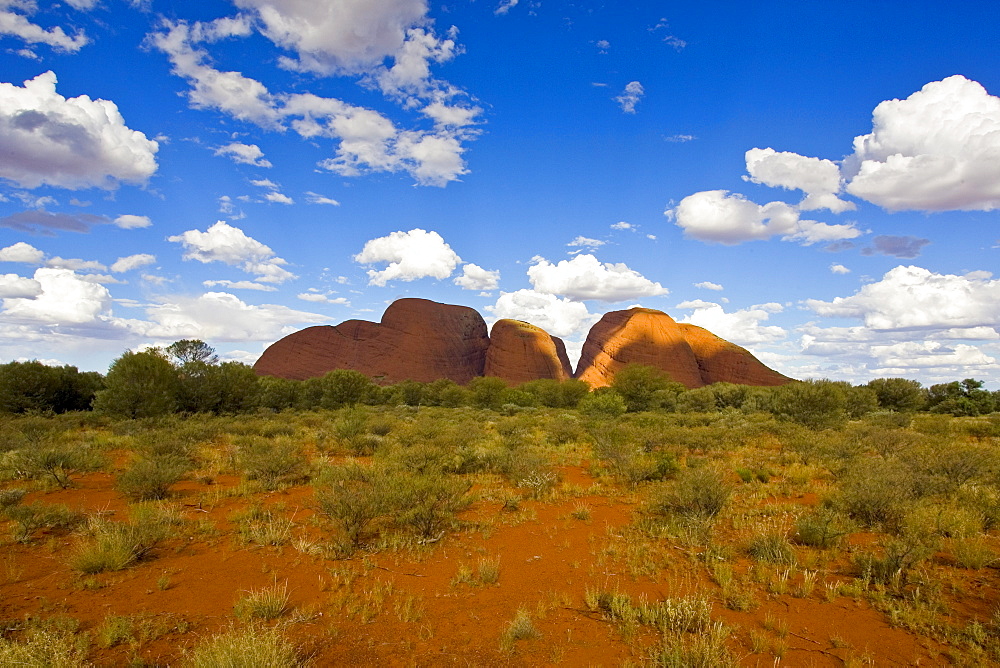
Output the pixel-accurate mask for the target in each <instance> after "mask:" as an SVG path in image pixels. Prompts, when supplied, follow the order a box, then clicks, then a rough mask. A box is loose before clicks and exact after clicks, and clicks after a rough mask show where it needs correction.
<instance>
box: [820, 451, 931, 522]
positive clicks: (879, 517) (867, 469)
mask: <svg viewBox="0 0 1000 668" xmlns="http://www.w3.org/2000/svg"><path fill="white" fill-rule="evenodd" d="M914 485H915V478H914V476H913V474H912V472H911V471H910V470H909V469H907V468H906V467H905V466H904V465H902V464H900V463H898V462H895V461H887V460H884V459H881V458H879V457H869V458H865V459H863V460H860V461H858V462H857V463H856V465H855V466H853V467H852V468H851V469H850V470H849V471H848V472H847V473H846V475H845V476H844V477H843V480H842V481H841V484H840V489H839V490H838V492H837V494H836V496H835V497H834V498H835V502H836V504H837V506H838V507H840V508H841V509H843V511H844V512H845V513H846V514H847V515H848V516H850V517H851V518H853V519H855V520H857V521H859V522H861V523H862V524H864V525H865V526H868V527H878V526H881V527H883V528H884V529H885V530H887V531H890V532H892V531H899V530H900V529H901V528H902V524H903V520H904V518H905V516H906V513H907V511H908V510H909V504H910V503H911V502H912V501H913V500H914V499H915V498H916V497H917V490H916V489H915V488H914Z"/></svg>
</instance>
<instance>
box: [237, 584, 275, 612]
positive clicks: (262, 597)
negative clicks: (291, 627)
mask: <svg viewBox="0 0 1000 668" xmlns="http://www.w3.org/2000/svg"><path fill="white" fill-rule="evenodd" d="M288 610H289V606H288V583H287V582H286V583H285V584H283V585H281V586H278V585H277V584H275V585H274V586H273V587H264V588H263V589H251V590H250V591H248V592H246V593H245V594H244V595H243V596H240V598H239V599H238V600H237V601H236V604H235V605H234V606H233V614H235V615H236V616H237V617H238V618H239V619H242V620H250V619H263V620H271V619H277V618H279V617H281V616H282V615H284V614H285V613H286V612H288Z"/></svg>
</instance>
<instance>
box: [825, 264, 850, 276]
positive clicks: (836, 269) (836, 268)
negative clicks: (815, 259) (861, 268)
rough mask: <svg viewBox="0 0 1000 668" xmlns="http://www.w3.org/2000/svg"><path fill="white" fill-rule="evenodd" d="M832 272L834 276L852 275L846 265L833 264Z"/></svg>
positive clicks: (831, 266)
mask: <svg viewBox="0 0 1000 668" xmlns="http://www.w3.org/2000/svg"><path fill="white" fill-rule="evenodd" d="M830 271H831V272H832V273H834V274H849V273H851V270H850V269H848V268H847V267H845V266H844V265H842V264H838V263H836V262H834V263H833V264H831V265H830Z"/></svg>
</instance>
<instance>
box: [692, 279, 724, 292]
mask: <svg viewBox="0 0 1000 668" xmlns="http://www.w3.org/2000/svg"><path fill="white" fill-rule="evenodd" d="M694 287H696V288H701V289H702V290H723V289H724V288H723V287H722V286H721V285H719V284H718V283H712V282H711V281H702V282H701V283H695V284H694Z"/></svg>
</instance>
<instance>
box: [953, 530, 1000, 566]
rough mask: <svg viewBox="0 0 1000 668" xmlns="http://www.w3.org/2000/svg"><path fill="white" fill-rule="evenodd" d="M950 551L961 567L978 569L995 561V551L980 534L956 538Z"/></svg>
mask: <svg viewBox="0 0 1000 668" xmlns="http://www.w3.org/2000/svg"><path fill="white" fill-rule="evenodd" d="M951 551H952V554H953V555H954V556H955V561H956V563H958V565H959V566H961V567H962V568H969V569H973V570H980V569H982V568H986V567H987V566H990V565H991V564H994V563H996V561H997V554H996V552H994V551H993V548H991V547H990V546H989V544H988V543H987V542H986V540H985V539H983V538H982V537H981V536H973V537H970V538H959V539H956V540H955V541H954V543H953V544H952V548H951Z"/></svg>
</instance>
